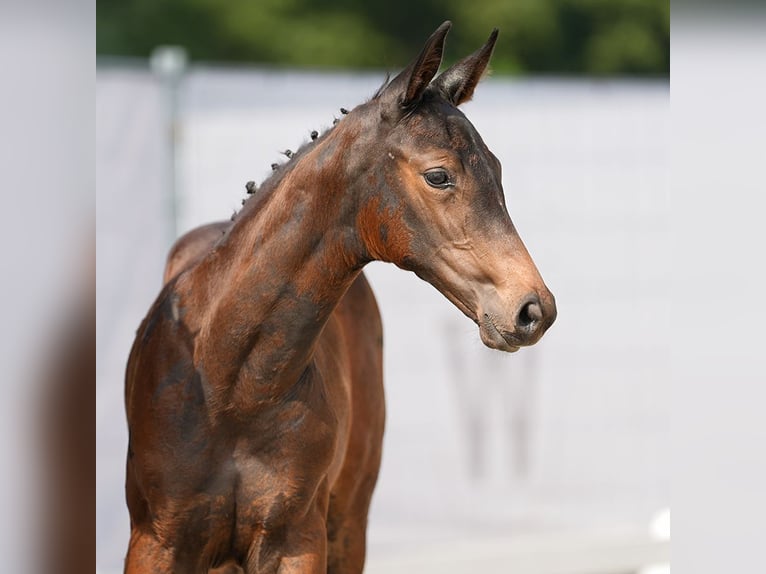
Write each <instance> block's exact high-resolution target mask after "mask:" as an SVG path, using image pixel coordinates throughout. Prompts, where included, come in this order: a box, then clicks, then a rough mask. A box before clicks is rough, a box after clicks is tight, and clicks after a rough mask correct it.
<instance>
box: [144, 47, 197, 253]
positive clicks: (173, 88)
mask: <svg viewBox="0 0 766 574" xmlns="http://www.w3.org/2000/svg"><path fill="white" fill-rule="evenodd" d="M187 63H188V56H187V53H186V50H185V49H184V48H182V47H181V46H157V47H156V48H155V49H154V50H153V51H152V54H151V56H150V57H149V67H150V68H151V70H152V72H153V73H154V74H155V75H156V76H157V78H158V79H159V82H160V89H161V90H162V98H163V100H164V104H163V106H164V116H165V133H166V134H167V135H166V141H167V145H168V158H169V160H168V164H167V169H166V171H165V173H166V175H165V184H164V187H165V189H166V190H167V194H168V199H167V202H168V212H169V217H168V218H169V220H170V235H171V242H172V241H175V239H176V235H177V233H178V229H177V228H178V189H177V186H178V179H179V178H178V163H179V158H178V142H179V139H180V135H181V129H180V122H179V113H178V92H179V87H180V84H181V80H182V78H183V75H184V73H185V72H186V68H187Z"/></svg>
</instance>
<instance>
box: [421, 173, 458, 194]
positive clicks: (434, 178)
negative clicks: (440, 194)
mask: <svg viewBox="0 0 766 574" xmlns="http://www.w3.org/2000/svg"><path fill="white" fill-rule="evenodd" d="M423 177H424V178H425V179H426V182H428V185H430V186H431V187H437V188H439V189H444V188H445V187H449V186H450V185H451V183H450V179H449V174H448V173H447V172H446V171H444V170H443V169H434V170H432V171H427V172H426V173H424V174H423Z"/></svg>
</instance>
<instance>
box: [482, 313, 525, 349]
mask: <svg viewBox="0 0 766 574" xmlns="http://www.w3.org/2000/svg"><path fill="white" fill-rule="evenodd" d="M479 336H480V337H481V341H482V343H484V344H485V345H486V346H487V347H489V348H490V349H497V350H498V351H505V352H506V353H515V352H516V351H518V350H519V349H520V348H521V346H522V344H521V343H520V342H519V341H518V340H517V339H516V337H515V336H514V335H513V333H509V332H508V331H505V330H503V329H500V328H499V327H498V326H497V325H495V323H494V321H492V318H491V317H490V316H489V315H488V314H486V313H485V314H484V316H483V317H482V321H480V322H479Z"/></svg>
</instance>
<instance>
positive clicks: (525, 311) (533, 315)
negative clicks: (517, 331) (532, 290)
mask: <svg viewBox="0 0 766 574" xmlns="http://www.w3.org/2000/svg"><path fill="white" fill-rule="evenodd" d="M542 318H543V310H542V308H541V307H540V302H539V301H538V300H537V298H535V300H533V301H529V302H528V303H525V304H524V305H523V306H522V307H521V311H519V318H518V320H517V324H518V326H519V327H521V328H522V329H525V330H527V331H533V330H534V329H535V327H537V325H538V324H539V323H540V321H541V320H542Z"/></svg>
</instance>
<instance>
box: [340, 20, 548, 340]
mask: <svg viewBox="0 0 766 574" xmlns="http://www.w3.org/2000/svg"><path fill="white" fill-rule="evenodd" d="M450 26H451V24H450V23H449V22H445V23H444V24H442V25H441V26H440V27H439V28H438V29H437V30H436V31H435V32H434V33H433V35H432V36H431V37H430V38H429V39H428V41H427V42H426V44H425V46H424V48H423V50H422V52H421V53H420V54H419V55H418V57H417V58H416V59H415V60H414V61H413V62H412V63H411V64H410V65H409V66H408V67H407V68H405V69H404V71H402V72H401V73H400V74H399V75H397V76H396V77H395V78H394V79H393V80H391V81H390V82H388V83H387V84H386V85H385V86H384V87H383V88H381V89H380V90H379V91H378V93H377V94H376V95H375V96H374V97H373V98H372V100H370V101H369V102H367V103H365V104H363V105H361V106H359V107H357V108H355V109H354V110H352V111H351V112H350V114H349V115H348V116H346V118H347V119H344V121H343V122H341V123H342V124H343V123H346V122H348V123H349V124H350V123H353V122H355V125H356V129H355V130H354V131H355V132H356V133H357V134H358V141H357V143H356V144H355V146H356V147H357V150H358V151H359V154H358V157H360V158H363V159H360V160H359V161H358V162H356V163H355V166H354V168H355V169H358V170H359V171H357V173H359V174H361V175H360V176H358V177H364V178H365V181H364V184H363V186H362V187H363V188H364V189H365V192H364V193H363V194H362V197H360V198H359V199H358V201H359V204H358V210H357V227H358V229H359V232H360V237H361V241H362V243H363V246H364V250H365V252H366V254H367V256H368V257H369V259H377V260H382V261H388V262H392V263H394V264H396V265H397V266H399V267H401V268H403V269H406V270H410V271H413V272H415V273H416V274H417V275H418V276H419V277H421V278H422V279H424V280H425V281H427V282H429V283H430V284H431V285H433V286H434V287H435V288H436V289H438V290H439V291H440V292H441V293H442V294H443V295H444V296H445V297H446V298H447V299H449V300H450V301H451V302H452V303H453V304H455V305H456V306H457V307H458V308H459V309H460V310H461V311H462V312H463V313H464V314H465V315H466V316H468V317H469V318H470V319H472V320H473V321H474V322H475V323H476V324H477V325H478V326H479V331H480V335H481V339H482V341H483V342H484V344H486V345H487V346H489V347H492V348H495V349H500V350H503V351H511V352H513V351H516V350H518V348H519V347H521V346H526V345H532V344H534V343H536V342H537V341H538V340H539V339H540V337H541V336H542V335H543V333H544V332H545V331H546V330H547V329H548V327H550V325H551V324H552V323H553V321H554V320H555V318H556V304H555V301H554V297H553V295H552V294H551V292H550V291H549V290H548V288H547V287H546V285H545V283H544V282H543V280H542V278H541V277H540V274H539V272H538V270H537V268H536V266H535V264H534V262H533V261H532V258H531V257H530V255H529V253H528V251H527V249H526V247H525V246H524V244H523V242H522V240H521V238H520V237H519V234H518V233H517V231H516V229H515V227H514V225H513V223H512V221H511V218H510V216H509V214H508V210H507V206H506V202H505V195H504V192H503V185H502V177H501V166H500V162H499V160H498V159H497V157H495V156H494V155H493V154H492V152H491V151H490V150H489V148H488V147H487V145H486V144H485V143H484V141H483V140H482V138H481V136H480V135H479V133H478V132H477V131H476V128H474V126H473V125H472V124H471V123H470V122H469V121H468V119H467V118H466V117H465V115H463V113H462V112H461V111H460V110H459V109H458V107H459V106H460V105H461V104H462V103H464V102H466V101H468V100H470V99H471V97H472V95H473V92H474V89H475V87H476V85H477V84H478V82H479V80H480V78H481V77H482V75H483V74H484V71H485V70H486V68H487V64H488V63H489V59H490V57H491V55H492V50H493V48H494V45H495V41H496V39H497V30H495V31H493V32H492V34H491V36H490V37H489V40H488V41H487V43H486V44H485V45H484V46H482V47H481V48H480V49H479V50H477V51H476V52H474V53H473V54H471V55H470V56H468V57H466V58H464V59H462V60H460V61H458V62H457V63H455V64H454V65H453V66H451V67H450V68H449V69H447V70H446V71H444V72H443V73H442V74H440V75H438V76H437V75H436V74H437V72H438V69H439V67H440V65H441V60H442V52H443V48H444V40H445V37H446V35H447V32H448V30H449V28H450ZM348 120H351V121H350V122H349V121H348Z"/></svg>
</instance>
